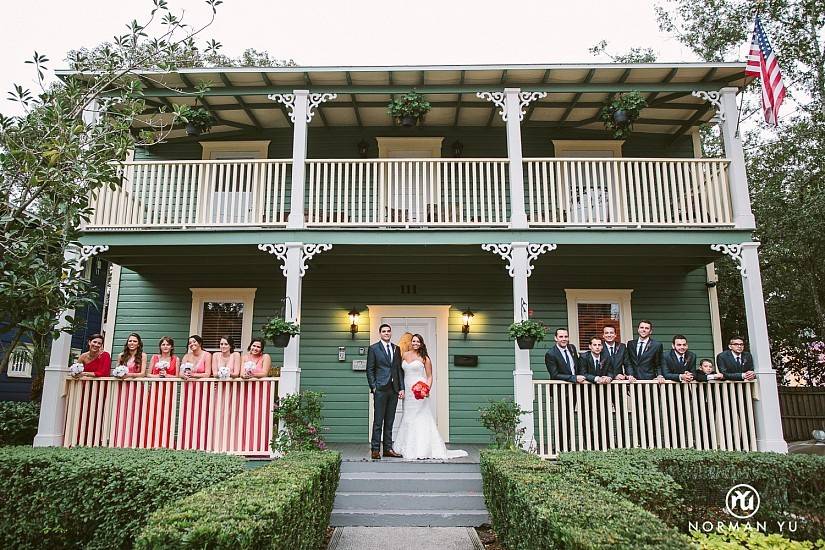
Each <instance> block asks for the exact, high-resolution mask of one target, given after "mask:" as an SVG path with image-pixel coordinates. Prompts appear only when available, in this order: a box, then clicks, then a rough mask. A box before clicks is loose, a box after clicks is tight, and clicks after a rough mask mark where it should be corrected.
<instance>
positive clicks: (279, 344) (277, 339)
mask: <svg viewBox="0 0 825 550" xmlns="http://www.w3.org/2000/svg"><path fill="white" fill-rule="evenodd" d="M290 338H292V335H291V334H287V333H286V332H282V333H281V334H276V335H275V336H273V337H272V345H273V346H275V347H276V348H285V347H287V345H288V344H289V339H290Z"/></svg>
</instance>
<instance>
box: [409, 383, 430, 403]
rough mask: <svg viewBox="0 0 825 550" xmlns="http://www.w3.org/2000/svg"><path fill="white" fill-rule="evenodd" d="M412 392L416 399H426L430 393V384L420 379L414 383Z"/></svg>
mask: <svg viewBox="0 0 825 550" xmlns="http://www.w3.org/2000/svg"><path fill="white" fill-rule="evenodd" d="M412 392H413V395H414V396H415V398H416V399H424V398H425V397H428V396H429V395H430V386H428V385H427V383H426V382H424V381H423V380H419V381H418V382H416V383H415V384H413V387H412Z"/></svg>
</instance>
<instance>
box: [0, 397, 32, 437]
mask: <svg viewBox="0 0 825 550" xmlns="http://www.w3.org/2000/svg"><path fill="white" fill-rule="evenodd" d="M39 419H40V403H36V402H32V401H0V445H31V444H32V440H33V439H34V436H35V435H36V434H37V422H38V420H39Z"/></svg>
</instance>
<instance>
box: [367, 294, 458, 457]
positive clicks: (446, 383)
mask: <svg viewBox="0 0 825 550" xmlns="http://www.w3.org/2000/svg"><path fill="white" fill-rule="evenodd" d="M367 311H369V316H370V343H371V344H373V343H375V342H373V341H372V339H373V335H377V334H378V327H379V326H381V319H382V318H384V317H434V318H435V334H436V345H437V348H436V349H437V351H436V357H435V358H434V359H433V363H434V364H435V365H438V385H437V386H436V388H435V392H436V398H437V400H438V406H437V412H436V415H437V418H438V432H439V433H440V434H441V437H442V438H443V439H444V441H445V442H448V441H449V437H450V378H449V375H450V365H449V363H448V358H449V356H450V354H449V352H448V350H447V346H448V345H449V320H450V306H440V305H396V304H390V305H369V304H368V305H367ZM376 341H377V340H376ZM405 398H406V396H405Z"/></svg>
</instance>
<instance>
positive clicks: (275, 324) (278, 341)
mask: <svg viewBox="0 0 825 550" xmlns="http://www.w3.org/2000/svg"><path fill="white" fill-rule="evenodd" d="M261 332H262V333H263V335H264V337H265V338H266V339H268V340H269V341H271V342H272V344H273V345H274V346H275V347H279V348H284V347H286V346H287V344H289V339H290V338H292V337H293V336H296V335H298V334H301V326H300V325H299V324H298V323H293V322H292V321H286V320H284V319H283V318H281V317H272V318H271V319H270V320H269V321H267V322H266V324H265V325H264V326H263V327H261Z"/></svg>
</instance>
